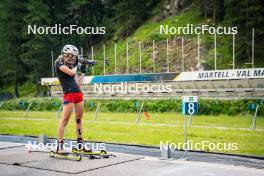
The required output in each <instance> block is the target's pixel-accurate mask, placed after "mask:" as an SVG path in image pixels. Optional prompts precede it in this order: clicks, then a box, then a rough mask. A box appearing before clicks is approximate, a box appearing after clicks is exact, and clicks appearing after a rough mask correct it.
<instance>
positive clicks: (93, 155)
mask: <svg viewBox="0 0 264 176" xmlns="http://www.w3.org/2000/svg"><path fill="white" fill-rule="evenodd" d="M72 153H74V154H81V155H84V156H87V157H89V159H100V158H109V156H110V155H109V154H107V152H106V151H105V150H100V151H85V150H78V149H77V148H72Z"/></svg>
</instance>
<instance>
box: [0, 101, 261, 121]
mask: <svg viewBox="0 0 264 176" xmlns="http://www.w3.org/2000/svg"><path fill="white" fill-rule="evenodd" d="M30 102H32V106H31V108H30V109H31V110H33V111H57V110H58V109H59V107H60V105H61V100H59V99H14V100H9V101H5V102H4V104H3V105H2V107H1V108H0V109H1V110H25V109H26V108H27V107H28V105H29V104H30ZM99 103H100V104H101V105H102V106H101V111H102V112H135V111H137V109H139V108H140V106H141V103H142V100H93V101H92V100H91V101H86V102H85V110H86V111H87V110H88V111H95V110H96V107H97V105H98V104H99ZM252 103H256V104H259V111H258V115H259V116H263V117H264V105H263V104H261V103H260V102H259V101H257V100H212V99H210V100H209V99H200V100H199V114H201V115H219V114H227V115H230V116H231V115H238V114H247V113H251V114H253V113H254V109H250V108H249V106H250V104H252ZM144 110H146V111H148V112H161V113H164V112H179V113H180V112H181V100H178V99H170V100H145V102H144Z"/></svg>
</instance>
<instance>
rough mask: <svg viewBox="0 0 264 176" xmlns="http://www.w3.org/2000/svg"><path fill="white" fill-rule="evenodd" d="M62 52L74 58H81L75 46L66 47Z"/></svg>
mask: <svg viewBox="0 0 264 176" xmlns="http://www.w3.org/2000/svg"><path fill="white" fill-rule="evenodd" d="M62 52H63V53H68V54H72V55H74V56H79V51H78V48H77V47H76V46H73V45H65V46H64V47H63V48H62Z"/></svg>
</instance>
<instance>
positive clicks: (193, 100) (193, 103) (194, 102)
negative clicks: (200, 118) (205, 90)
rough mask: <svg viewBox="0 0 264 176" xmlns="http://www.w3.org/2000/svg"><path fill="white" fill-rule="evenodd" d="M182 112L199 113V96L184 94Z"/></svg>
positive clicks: (185, 113) (188, 113) (186, 113)
mask: <svg viewBox="0 0 264 176" xmlns="http://www.w3.org/2000/svg"><path fill="white" fill-rule="evenodd" d="M182 113H183V114H184V115H195V114H198V98H197V96H183V97H182Z"/></svg>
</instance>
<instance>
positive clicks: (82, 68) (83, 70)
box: [78, 63, 86, 74]
mask: <svg viewBox="0 0 264 176" xmlns="http://www.w3.org/2000/svg"><path fill="white" fill-rule="evenodd" d="M78 68H79V70H80V71H81V73H84V74H85V73H86V65H84V64H81V63H79V65H78Z"/></svg>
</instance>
